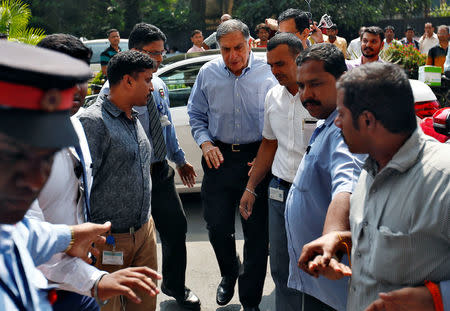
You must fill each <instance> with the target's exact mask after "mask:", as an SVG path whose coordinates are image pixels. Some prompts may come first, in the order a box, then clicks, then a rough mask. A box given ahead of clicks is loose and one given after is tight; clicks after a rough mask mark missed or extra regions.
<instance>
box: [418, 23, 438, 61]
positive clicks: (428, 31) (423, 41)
mask: <svg viewBox="0 0 450 311" xmlns="http://www.w3.org/2000/svg"><path fill="white" fill-rule="evenodd" d="M438 44H439V38H438V36H437V34H435V33H434V27H433V24H432V23H425V33H424V34H423V36H422V37H420V39H419V47H420V53H422V54H428V51H429V50H430V49H431V48H432V47H433V46H435V45H438Z"/></svg>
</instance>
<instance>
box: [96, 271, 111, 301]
mask: <svg viewBox="0 0 450 311" xmlns="http://www.w3.org/2000/svg"><path fill="white" fill-rule="evenodd" d="M106 274H107V273H105V274H102V275H101V276H100V277H99V278H98V279H97V280H96V281H95V283H94V299H95V301H96V302H97V304H98V305H99V306H100V307H101V306H104V305H106V304H107V303H108V301H109V300H108V299H107V300H105V301H103V300H100V298H98V283H100V281H101V279H102V278H103V277H104V276H105V275H106Z"/></svg>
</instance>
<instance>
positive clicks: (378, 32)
mask: <svg viewBox="0 0 450 311" xmlns="http://www.w3.org/2000/svg"><path fill="white" fill-rule="evenodd" d="M366 32H367V33H370V34H372V35H376V36H380V41H383V39H384V31H383V29H381V28H380V27H378V26H369V27H366V28H365V29H364V31H363V33H362V35H361V38H362V37H363V36H364V34H365V33H366Z"/></svg>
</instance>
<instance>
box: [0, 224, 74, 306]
mask: <svg viewBox="0 0 450 311" xmlns="http://www.w3.org/2000/svg"><path fill="white" fill-rule="evenodd" d="M70 240H71V233H70V229H69V227H68V226H66V225H52V224H49V223H46V222H40V221H37V220H31V219H27V218H25V219H23V220H22V221H21V222H19V223H17V224H15V225H5V224H0V277H1V279H2V280H3V281H4V282H5V283H6V285H7V286H8V287H9V288H10V289H11V290H12V291H13V293H14V294H15V295H16V296H18V295H19V292H20V300H21V301H22V303H23V304H24V306H25V308H26V309H27V310H30V311H31V310H52V308H51V306H50V304H49V302H48V298H47V291H46V289H48V283H47V280H46V279H45V277H44V275H43V274H42V273H41V272H40V271H39V270H38V269H36V268H35V267H36V266H38V265H40V264H42V263H44V262H46V261H47V260H49V259H50V257H51V256H52V255H53V254H55V253H58V252H62V251H64V250H65V249H66V248H67V246H68V245H69V243H70ZM14 244H15V245H16V246H17V249H18V251H19V254H20V260H21V262H22V265H23V268H24V271H25V275H26V281H27V282H24V279H23V277H22V274H21V273H20V271H19V265H18V259H17V258H16V256H15V252H14ZM7 261H9V262H10V263H11V262H12V269H13V271H14V279H13V278H12V277H11V274H10V273H9V272H8V269H7V268H6V263H7ZM26 283H28V289H26V287H25V284H26ZM16 284H17V286H16ZM18 290H19V292H18ZM27 292H29V294H28V295H27V294H26V293H27ZM0 309H1V310H8V311H9V310H17V307H16V305H15V304H14V302H13V300H12V299H11V298H10V297H9V296H8V295H7V294H6V292H5V291H4V290H3V288H1V287H0Z"/></svg>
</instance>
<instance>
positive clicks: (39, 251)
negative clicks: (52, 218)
mask: <svg viewBox="0 0 450 311" xmlns="http://www.w3.org/2000/svg"><path fill="white" fill-rule="evenodd" d="M22 224H23V225H24V226H25V227H26V228H27V229H28V230H27V231H21V232H26V235H27V236H24V238H26V241H27V248H28V251H29V252H30V255H31V258H33V261H34V264H35V265H36V266H38V265H40V264H42V263H44V262H46V261H48V260H49V259H50V258H51V257H52V256H53V255H54V254H56V253H60V252H63V251H64V250H65V249H66V248H67V247H68V246H69V243H70V241H71V239H72V235H71V232H70V228H69V226H67V225H53V224H50V223H48V222H43V221H39V220H35V219H28V218H24V219H23V220H22Z"/></svg>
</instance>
